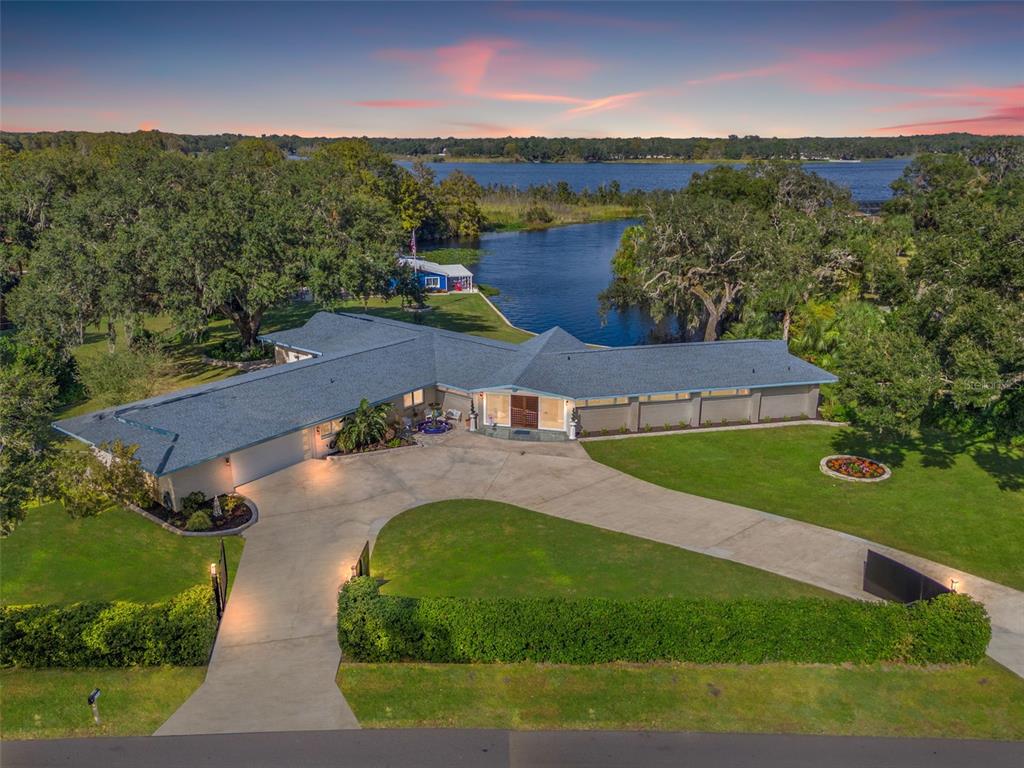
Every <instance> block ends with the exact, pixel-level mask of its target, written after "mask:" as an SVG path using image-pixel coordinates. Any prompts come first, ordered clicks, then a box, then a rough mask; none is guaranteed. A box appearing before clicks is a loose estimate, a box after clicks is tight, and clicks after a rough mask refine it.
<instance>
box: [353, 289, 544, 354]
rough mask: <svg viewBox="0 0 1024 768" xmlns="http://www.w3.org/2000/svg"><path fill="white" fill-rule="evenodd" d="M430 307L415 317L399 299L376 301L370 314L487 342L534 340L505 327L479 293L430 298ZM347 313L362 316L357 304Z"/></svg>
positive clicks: (520, 332) (525, 334)
mask: <svg viewBox="0 0 1024 768" xmlns="http://www.w3.org/2000/svg"><path fill="white" fill-rule="evenodd" d="M427 304H428V305H429V306H431V307H433V309H432V310H430V311H429V312H422V313H413V312H406V311H405V310H403V309H402V307H401V305H400V303H399V301H398V299H392V300H390V301H387V302H382V301H380V300H373V301H371V302H370V306H369V309H368V310H367V312H368V314H371V315H380V316H381V317H388V318H391V319H392V320H402V321H404V322H406V323H415V322H417V321H421V322H422V323H423V324H424V325H429V326H432V327H434V328H443V329H445V330H448V331H458V332H460V333H472V334H474V335H476V336H484V337H486V338H488V339H498V340H500V341H510V342H512V343H513V344H519V343H520V342H523V341H526V340H527V339H530V338H532V337H533V334H532V333H528V332H526V331H523V330H520V329H519V328H516V327H514V326H511V325H509V324H508V323H506V322H505V321H504V320H503V319H502V318H501V317H499V316H498V314H497V313H496V312H495V311H494V310H493V309H491V306H490V305H489V304H488V303H487V302H486V301H485V300H484V298H483V296H481V295H480V294H478V293H447V294H442V295H437V296H430V297H429V298H428V299H427ZM342 309H344V310H345V311H346V312H362V311H363V305H362V304H361V303H360V302H358V301H349V302H346V303H345V304H344V305H343V307H342Z"/></svg>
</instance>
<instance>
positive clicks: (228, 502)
mask: <svg viewBox="0 0 1024 768" xmlns="http://www.w3.org/2000/svg"><path fill="white" fill-rule="evenodd" d="M243 503H244V502H243V500H242V497H241V496H238V495H237V494H234V493H227V494H224V496H222V497H221V499H220V508H221V509H223V510H224V511H225V512H227V513H228V514H229V515H230V514H231V513H233V512H234V511H235V510H236V509H238V508H239V507H240V506H242V504H243Z"/></svg>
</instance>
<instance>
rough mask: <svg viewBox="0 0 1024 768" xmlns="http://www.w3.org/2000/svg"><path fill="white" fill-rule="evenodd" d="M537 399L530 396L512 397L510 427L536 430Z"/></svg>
mask: <svg viewBox="0 0 1024 768" xmlns="http://www.w3.org/2000/svg"><path fill="white" fill-rule="evenodd" d="M537 424H538V407H537V398H536V397H534V396H532V395H512V426H513V427H523V428H525V429H537Z"/></svg>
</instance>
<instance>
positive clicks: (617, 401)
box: [583, 397, 629, 408]
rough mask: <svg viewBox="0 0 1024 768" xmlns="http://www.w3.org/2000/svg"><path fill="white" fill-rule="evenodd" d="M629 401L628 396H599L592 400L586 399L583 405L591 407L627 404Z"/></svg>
mask: <svg viewBox="0 0 1024 768" xmlns="http://www.w3.org/2000/svg"><path fill="white" fill-rule="evenodd" d="M628 402H629V398H628V397H598V398H594V399H592V400H584V401H583V407H584V408H591V407H593V406H595V405H625V404H626V403H628Z"/></svg>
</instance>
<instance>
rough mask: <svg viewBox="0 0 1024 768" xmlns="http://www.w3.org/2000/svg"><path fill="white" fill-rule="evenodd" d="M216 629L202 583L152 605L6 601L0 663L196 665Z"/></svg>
mask: <svg viewBox="0 0 1024 768" xmlns="http://www.w3.org/2000/svg"><path fill="white" fill-rule="evenodd" d="M216 635H217V613H216V607H215V605H214V603H213V594H212V591H211V589H210V587H208V586H205V585H200V586H196V587H192V588H191V589H188V590H185V591H184V592H182V593H181V594H180V595H178V596H176V597H174V598H173V599H172V600H170V601H169V602H167V603H157V604H153V605H147V604H143V603H132V602H123V601H118V602H113V603H75V604H73V605H66V606H52V605H8V606H3V607H0V665H2V666H11V665H14V664H17V665H19V666H23V667H125V666H133V665H144V666H157V665H161V664H174V665H178V666H198V665H202V664H205V663H206V658H207V655H208V654H209V651H210V648H211V646H212V645H213V641H214V638H215V637H216Z"/></svg>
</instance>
